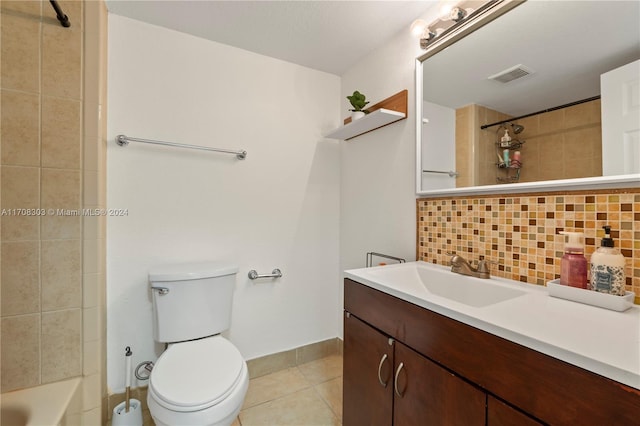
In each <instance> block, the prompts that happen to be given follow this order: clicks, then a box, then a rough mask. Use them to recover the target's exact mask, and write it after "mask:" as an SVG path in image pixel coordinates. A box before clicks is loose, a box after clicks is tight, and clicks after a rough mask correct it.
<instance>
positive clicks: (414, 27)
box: [411, 19, 427, 37]
mask: <svg viewBox="0 0 640 426" xmlns="http://www.w3.org/2000/svg"><path fill="white" fill-rule="evenodd" d="M425 28H427V23H426V22H425V21H424V20H422V19H416V20H415V21H413V23H412V24H411V34H413V35H414V36H415V37H420V36H421V35H422V33H423V32H424V30H425Z"/></svg>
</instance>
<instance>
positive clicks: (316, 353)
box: [296, 339, 337, 365]
mask: <svg viewBox="0 0 640 426" xmlns="http://www.w3.org/2000/svg"><path fill="white" fill-rule="evenodd" d="M336 349H337V346H336V339H328V340H323V341H322V342H317V343H312V344H310V345H305V346H301V347H299V348H297V349H296V356H297V358H296V364H298V365H300V364H305V363H307V362H311V361H315V360H317V359H320V358H326V357H328V356H330V355H336V353H337V350H336Z"/></svg>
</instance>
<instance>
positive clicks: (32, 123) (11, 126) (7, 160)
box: [1, 90, 40, 167]
mask: <svg viewBox="0 0 640 426" xmlns="http://www.w3.org/2000/svg"><path fill="white" fill-rule="evenodd" d="M1 131H2V164H8V165H12V166H36V167H39V166H40V99H39V97H38V95H36V94H32V93H24V92H14V91H10V90H3V91H2V129H1Z"/></svg>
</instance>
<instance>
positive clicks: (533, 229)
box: [417, 188, 640, 303]
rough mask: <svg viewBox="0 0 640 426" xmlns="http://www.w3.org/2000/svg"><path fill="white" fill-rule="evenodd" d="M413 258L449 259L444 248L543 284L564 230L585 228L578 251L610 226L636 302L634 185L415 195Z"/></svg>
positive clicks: (638, 210)
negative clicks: (561, 190)
mask: <svg viewBox="0 0 640 426" xmlns="http://www.w3.org/2000/svg"><path fill="white" fill-rule="evenodd" d="M417 213H418V214H417V221H418V223H417V226H418V233H417V238H418V241H417V259H419V260H424V261H426V262H431V263H437V264H442V265H448V263H449V259H450V256H448V255H447V254H446V252H451V251H454V252H457V253H458V254H460V255H462V256H463V257H465V258H466V259H467V260H469V261H473V262H472V263H475V262H476V261H477V260H478V259H479V258H480V257H481V256H482V257H484V258H485V259H489V260H493V261H496V262H498V265H494V266H492V268H491V269H492V274H493V275H495V276H500V277H504V278H509V279H512V280H516V281H522V282H527V283H531V284H538V285H545V284H546V282H547V281H550V280H553V279H556V278H560V259H561V258H562V255H563V254H564V237H563V236H562V235H559V232H560V231H565V230H566V231H576V232H584V236H585V256H586V258H587V261H589V259H590V257H591V254H592V253H593V252H594V251H595V250H596V249H597V248H598V247H599V246H600V240H601V239H602V237H603V236H604V231H603V229H602V226H604V225H609V226H611V229H612V237H613V238H614V240H615V245H616V248H617V249H619V250H620V251H621V252H622V254H623V255H624V257H625V260H626V267H625V274H626V289H627V291H633V292H634V293H635V294H636V299H635V301H636V303H640V189H638V188H634V189H629V190H608V191H603V192H593V191H589V192H586V191H576V192H568V193H562V194H560V193H540V194H521V195H520V194H514V195H500V196H498V195H492V196H478V197H456V198H428V199H427V198H423V199H418V200H417Z"/></svg>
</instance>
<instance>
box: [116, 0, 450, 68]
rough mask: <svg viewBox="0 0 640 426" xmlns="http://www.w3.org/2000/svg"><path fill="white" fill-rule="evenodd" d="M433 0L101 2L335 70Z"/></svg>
mask: <svg viewBox="0 0 640 426" xmlns="http://www.w3.org/2000/svg"><path fill="white" fill-rule="evenodd" d="M436 3H438V2H437V1H395V0H394V1H309V0H298V1H240V0H237V1H214V0H209V1H202V0H200V1H193V0H179V1H164V0H107V1H106V4H107V8H108V9H109V12H111V13H114V14H117V15H122V16H126V17H129V18H132V19H136V20H140V21H143V22H147V23H150V24H154V25H158V26H161V27H166V28H170V29H173V30H176V31H180V32H184V33H188V34H192V35H194V36H197V37H202V38H205V39H208V40H213V41H216V42H220V43H224V44H227V45H231V46H235V47H238V48H241V49H245V50H249V51H251V52H255V53H259V54H262V55H266V56H270V57H273V58H278V59H282V60H284V61H288V62H292V63H295V64H299V65H302V66H305V67H309V68H313V69H316V70H320V71H325V72H328V73H331V74H336V75H342V74H343V73H344V72H345V71H346V70H348V69H349V68H350V67H351V66H352V65H354V64H355V63H357V62H358V60H359V59H360V58H362V57H364V56H366V55H367V54H368V53H369V52H372V51H373V50H375V49H376V48H378V47H380V46H381V45H383V44H384V43H385V42H386V41H387V40H389V39H390V38H392V37H393V36H394V35H395V34H397V33H398V32H399V31H409V26H410V25H411V22H413V20H414V19H416V18H418V17H419V16H421V15H423V14H424V13H425V11H426V10H427V9H429V8H431V7H432V6H434V5H435V4H436Z"/></svg>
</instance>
